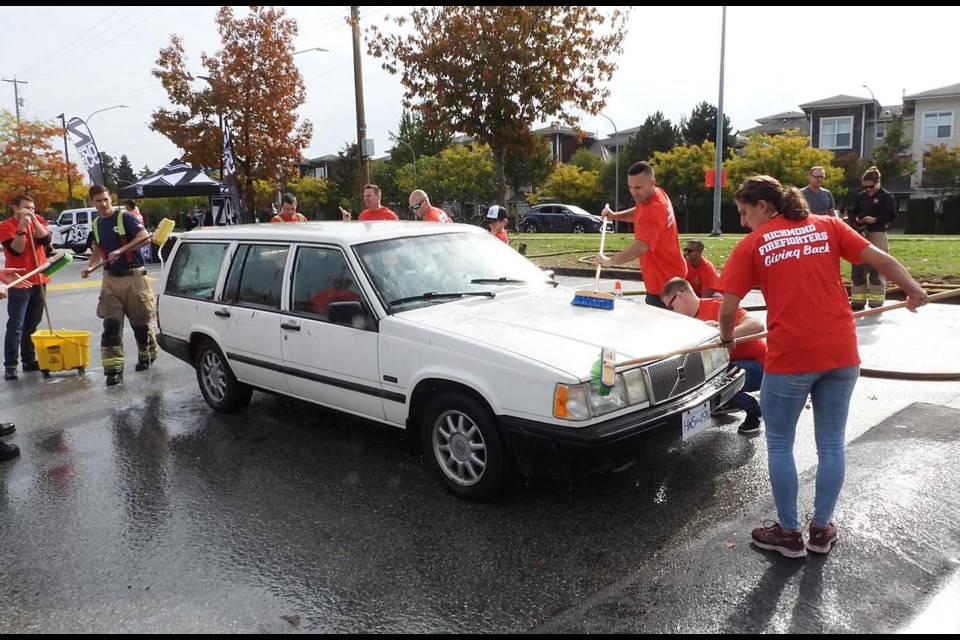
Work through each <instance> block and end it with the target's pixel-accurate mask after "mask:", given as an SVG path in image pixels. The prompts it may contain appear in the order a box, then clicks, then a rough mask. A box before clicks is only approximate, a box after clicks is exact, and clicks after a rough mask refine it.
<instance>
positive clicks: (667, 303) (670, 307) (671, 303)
mask: <svg viewBox="0 0 960 640" xmlns="http://www.w3.org/2000/svg"><path fill="white" fill-rule="evenodd" d="M678 295H680V292H679V291H677V292H676V293H675V294H673V297H672V298H670V302H664V303H663V306H665V307H666V308H667V310H668V311H673V302H674V301H675V300H676V299H677V296H678Z"/></svg>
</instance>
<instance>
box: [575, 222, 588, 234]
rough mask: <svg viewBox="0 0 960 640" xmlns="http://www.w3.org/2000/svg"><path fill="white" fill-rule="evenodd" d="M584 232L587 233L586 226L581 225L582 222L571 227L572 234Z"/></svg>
mask: <svg viewBox="0 0 960 640" xmlns="http://www.w3.org/2000/svg"><path fill="white" fill-rule="evenodd" d="M586 231H587V226H586V225H585V224H583V223H582V222H576V223H574V225H573V232H574V233H586Z"/></svg>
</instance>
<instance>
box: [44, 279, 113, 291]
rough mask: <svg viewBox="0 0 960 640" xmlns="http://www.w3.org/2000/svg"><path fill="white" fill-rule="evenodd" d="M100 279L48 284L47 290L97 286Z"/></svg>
mask: <svg viewBox="0 0 960 640" xmlns="http://www.w3.org/2000/svg"><path fill="white" fill-rule="evenodd" d="M99 286H100V281H99V280H95V281H93V282H67V283H64V284H48V285H47V291H61V290H63V289H87V288H89V287H99Z"/></svg>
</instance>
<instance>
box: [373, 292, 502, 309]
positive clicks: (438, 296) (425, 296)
mask: <svg viewBox="0 0 960 640" xmlns="http://www.w3.org/2000/svg"><path fill="white" fill-rule="evenodd" d="M466 296H483V297H485V298H496V297H497V294H495V293H494V292H493V291H455V292H450V293H440V292H439V291H427V292H426V293H421V294H420V295H418V296H408V297H406V298H398V299H396V300H392V301H390V302H388V303H387V305H389V306H391V307H392V306H393V305H396V304H403V303H404V302H414V301H416V300H442V299H444V298H464V297H466Z"/></svg>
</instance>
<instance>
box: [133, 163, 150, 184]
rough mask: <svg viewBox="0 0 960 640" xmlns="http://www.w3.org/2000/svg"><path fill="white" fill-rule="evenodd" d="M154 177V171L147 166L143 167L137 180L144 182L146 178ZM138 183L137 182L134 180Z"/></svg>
mask: <svg viewBox="0 0 960 640" xmlns="http://www.w3.org/2000/svg"><path fill="white" fill-rule="evenodd" d="M152 175H153V169H151V168H150V167H148V166H147V165H143V169H140V173H138V174H137V180H143V179H144V178H149V177H150V176H152ZM134 182H136V180H134Z"/></svg>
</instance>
